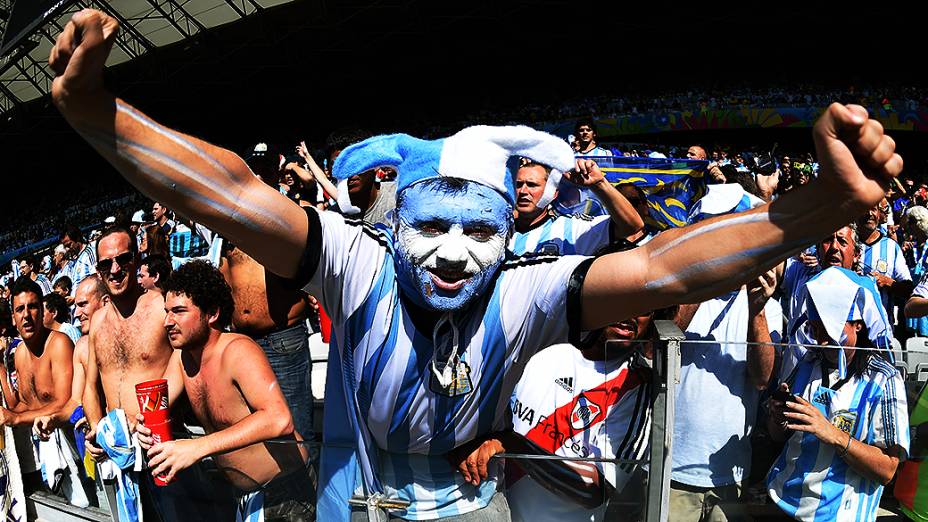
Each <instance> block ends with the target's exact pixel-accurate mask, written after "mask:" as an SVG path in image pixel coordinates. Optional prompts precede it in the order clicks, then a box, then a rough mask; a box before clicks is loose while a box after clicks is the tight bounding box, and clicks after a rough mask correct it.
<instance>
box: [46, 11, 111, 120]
mask: <svg viewBox="0 0 928 522" xmlns="http://www.w3.org/2000/svg"><path fill="white" fill-rule="evenodd" d="M118 31H119V22H117V21H116V19H115V18H113V17H111V16H107V15H106V14H105V13H102V12H100V11H95V10H93V9H84V10H83V11H80V12H79V13H76V14H75V15H74V16H72V17H71V20H70V21H69V22H68V24H67V25H66V26H65V27H64V30H62V31H61V34H59V35H58V39H57V40H56V41H55V46H54V47H52V50H51V53H50V54H49V56H48V65H49V66H50V67H51V68H52V70H53V71H55V76H56V78H55V80H54V82H52V100H53V101H54V102H55V105H57V106H58V109H59V110H61V111H62V112H63V113H65V115H68V112H69V111H74V110H79V108H80V107H79V103H75V102H76V101H77V100H80V99H81V98H82V97H84V96H86V95H93V94H95V93H98V92H100V91H102V89H103V65H104V63H106V58H107V57H108V56H109V54H110V49H111V48H112V47H113V41H114V40H115V38H116V34H117V32H118Z"/></svg>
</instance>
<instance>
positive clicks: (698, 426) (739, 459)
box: [672, 288, 783, 487]
mask: <svg viewBox="0 0 928 522" xmlns="http://www.w3.org/2000/svg"><path fill="white" fill-rule="evenodd" d="M764 312H765V314H766V316H767V326H768V327H769V329H770V337H771V339H772V341H773V342H779V341H780V339H781V335H780V330H781V326H780V325H781V324H782V322H783V313H782V310H781V308H780V303H778V302H777V301H776V300H774V299H771V300H769V301H767V304H766V306H765V307H764ZM749 319H750V317H749V314H748V298H747V291H746V290H745V289H744V288H742V289H741V290H738V291H734V292H730V293H728V294H725V295H723V296H720V297H716V298H714V299H710V300H708V301H705V302H703V303H702V304H700V305H699V309H698V310H697V311H696V315H695V316H694V317H693V320H692V321H691V322H690V325H689V327H688V328H687V329H686V337H687V339H690V340H701V341H711V343H705V344H704V343H687V342H686V341H684V342H683V346H682V362H681V364H682V368H681V373H680V384H678V385H677V397H676V400H675V405H674V441H673V475H672V477H673V480H676V481H677V482H682V483H684V484H689V485H691V486H697V487H718V486H726V485H729V484H734V483H736V482H741V480H742V479H743V478H744V476H746V475H747V474H748V473H750V464H751V440H750V438H751V431H752V428H753V425H754V419H755V418H756V416H757V403H758V400H759V392H758V391H757V389H755V388H754V386H753V384H751V382H750V380H749V378H748V371H747V354H748V352H747V350H754V349H756V347H755V346H746V345H745V344H744V342H745V341H747V336H748V320H749Z"/></svg>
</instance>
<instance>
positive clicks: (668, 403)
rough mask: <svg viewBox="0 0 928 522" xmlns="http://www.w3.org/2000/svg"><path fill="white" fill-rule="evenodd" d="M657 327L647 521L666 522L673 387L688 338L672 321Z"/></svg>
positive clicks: (646, 509) (657, 323)
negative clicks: (681, 345) (686, 338)
mask: <svg viewBox="0 0 928 522" xmlns="http://www.w3.org/2000/svg"><path fill="white" fill-rule="evenodd" d="M654 324H655V327H656V328H657V338H658V342H657V343H655V346H654V359H653V364H654V367H653V368H654V372H653V374H652V376H653V381H652V383H653V384H652V387H651V390H652V392H651V453H650V464H649V466H650V469H649V475H650V478H649V480H648V490H647V498H646V504H645V520H647V521H648V522H666V520H667V515H668V512H669V505H670V472H671V469H672V466H671V450H672V445H673V399H674V385H675V384H677V383H678V382H680V341H682V340H683V339H685V337H684V335H683V332H681V331H680V328H678V327H677V325H676V324H674V322H673V321H667V320H659V321H655V322H654Z"/></svg>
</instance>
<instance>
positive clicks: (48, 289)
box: [34, 274, 52, 295]
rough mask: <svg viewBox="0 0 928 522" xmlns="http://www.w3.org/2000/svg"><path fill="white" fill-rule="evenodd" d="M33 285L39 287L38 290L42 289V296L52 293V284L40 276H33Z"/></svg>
mask: <svg viewBox="0 0 928 522" xmlns="http://www.w3.org/2000/svg"><path fill="white" fill-rule="evenodd" d="M34 281H35V284H37V285H39V288H41V289H42V295H48V294H50V293H52V282H51V281H49V280H48V278H47V277H45V276H44V275H42V274H35V279H34Z"/></svg>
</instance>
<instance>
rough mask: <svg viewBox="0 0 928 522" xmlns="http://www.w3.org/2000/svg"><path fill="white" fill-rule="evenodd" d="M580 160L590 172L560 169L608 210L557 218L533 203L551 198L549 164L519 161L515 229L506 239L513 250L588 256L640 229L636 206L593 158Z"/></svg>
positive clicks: (518, 252)
mask: <svg viewBox="0 0 928 522" xmlns="http://www.w3.org/2000/svg"><path fill="white" fill-rule="evenodd" d="M581 161H582V162H584V166H585V169H584V172H589V175H587V176H581V175H580V170H579V168H578V170H576V171H574V172H568V173H565V176H566V177H567V179H568V180H569V181H570V182H572V183H574V184H575V185H577V186H580V187H584V188H588V189H590V190H591V191H592V192H593V193H594V194H595V195H596V197H597V198H598V199H599V201H600V202H602V204H603V207H604V208H605V209H606V211H607V212H608V215H606V216H598V217H595V218H581V217H576V216H558V217H556V216H555V215H554V212H553V209H552V208H551V206H550V205H547V206H539V205H538V202H539V201H541V200H542V199H551V197H552V195H551V194H550V193H549V192H550V191H551V190H552V188H551V185H550V184H549V183H548V177H549V175H550V172H551V169H550V168H549V167H547V166H545V165H542V164H540V163H536V162H533V161H530V160H529V161H526V162H523V163H522V165H521V166H520V167H519V170H518V171H516V181H515V184H516V186H515V188H516V208H515V233H513V235H512V239H511V240H510V241H509V249H510V250H512V251H513V252H514V253H515V254H517V255H522V254H525V253H529V252H537V253H543V254H561V255H569V254H580V255H593V254H594V253H595V252H596V251H597V250H599V249H601V248H603V247H605V246H607V245H609V244H610V243H612V242H614V241H616V240H617V239H620V238H625V237H627V236H631V235H632V234H636V233H638V232H639V231H641V230H642V229H643V228H644V221H643V220H642V218H641V216H640V215H639V214H638V212H637V211H636V210H635V207H633V206H632V204H631V203H630V202H629V201H628V200H627V199H626V198H625V196H623V195H622V194H621V193H620V192H619V191H618V190H617V189H616V188H615V187H613V186H612V184H611V183H609V181H607V180H606V177H605V176H604V175H603V172H602V171H601V170H599V167H598V166H597V165H596V163H595V162H593V161H592V160H582V159H578V160H577V164H578V166H579V164H580V162H581ZM555 188H556V187H555Z"/></svg>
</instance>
